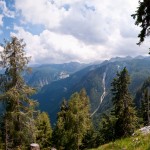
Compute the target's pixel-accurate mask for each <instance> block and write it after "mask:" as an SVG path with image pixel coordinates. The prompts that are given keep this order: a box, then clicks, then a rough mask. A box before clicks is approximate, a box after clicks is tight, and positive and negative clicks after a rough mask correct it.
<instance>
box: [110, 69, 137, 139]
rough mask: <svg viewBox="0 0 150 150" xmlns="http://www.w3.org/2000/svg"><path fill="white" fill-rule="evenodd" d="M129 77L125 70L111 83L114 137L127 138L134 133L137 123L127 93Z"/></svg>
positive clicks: (130, 99)
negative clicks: (114, 120)
mask: <svg viewBox="0 0 150 150" xmlns="http://www.w3.org/2000/svg"><path fill="white" fill-rule="evenodd" d="M129 83H130V76H129V74H128V71H127V69H126V68H124V69H123V70H122V71H121V72H120V73H117V77H116V78H115V79H114V80H113V82H112V95H113V98H112V102H113V106H114V110H113V113H114V115H115V117H116V123H115V137H116V138H120V137H125V136H129V135H131V134H132V133H133V132H134V129H135V128H136V123H137V117H136V112H135V108H134V105H133V100H132V97H131V95H130V93H129V91H128V85H129Z"/></svg>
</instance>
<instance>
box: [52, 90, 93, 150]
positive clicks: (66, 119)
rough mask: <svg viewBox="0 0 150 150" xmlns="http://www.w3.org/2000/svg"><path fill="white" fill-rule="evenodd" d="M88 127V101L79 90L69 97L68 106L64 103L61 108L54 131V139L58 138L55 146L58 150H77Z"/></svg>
mask: <svg viewBox="0 0 150 150" xmlns="http://www.w3.org/2000/svg"><path fill="white" fill-rule="evenodd" d="M90 127H91V120H90V113H89V99H88V97H87V95H86V92H85V90H81V91H80V93H74V94H73V95H72V96H71V98H70V100H69V103H68V104H67V102H66V101H64V102H63V104H62V106H61V112H60V113H58V120H57V124H56V127H55V130H54V133H55V137H57V138H59V137H60V138H59V139H58V141H57V143H55V144H56V146H57V145H59V148H58V149H65V150H70V149H75V150H79V148H80V146H81V145H82V140H83V138H84V136H85V135H86V133H87V132H88V130H89V129H90ZM56 135H57V136H56ZM55 139H56V138H55ZM58 142H59V143H58Z"/></svg>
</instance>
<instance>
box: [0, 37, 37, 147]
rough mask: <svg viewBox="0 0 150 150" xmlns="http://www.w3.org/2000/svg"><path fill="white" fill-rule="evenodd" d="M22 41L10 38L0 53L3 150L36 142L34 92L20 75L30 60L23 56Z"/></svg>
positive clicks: (23, 46) (23, 45)
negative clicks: (3, 110) (31, 97)
mask: <svg viewBox="0 0 150 150" xmlns="http://www.w3.org/2000/svg"><path fill="white" fill-rule="evenodd" d="M24 48H25V44H24V43H23V40H19V39H17V38H16V37H12V38H11V41H10V42H8V41H5V44H4V45H3V51H2V52H1V67H2V68H3V69H4V70H5V72H4V74H2V75H1V78H0V80H1V83H0V90H1V95H0V100H1V101H3V104H4V108H5V115H4V124H5V125H4V126H5V149H6V150H7V149H9V148H20V149H24V145H26V144H29V143H30V142H34V141H35V134H34V132H35V125H34V118H33V115H34V111H35V110H34V107H35V105H36V102H35V101H33V100H32V99H30V98H29V96H31V95H32V94H33V93H34V92H35V90H34V89H33V88H31V87H29V86H27V85H26V84H25V82H24V80H23V77H22V73H23V72H24V71H26V70H27V69H28V67H27V64H28V62H29V57H26V56H25V51H24Z"/></svg>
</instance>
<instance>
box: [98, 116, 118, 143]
mask: <svg viewBox="0 0 150 150" xmlns="http://www.w3.org/2000/svg"><path fill="white" fill-rule="evenodd" d="M115 122H116V118H115V116H113V115H107V114H103V116H102V119H101V122H100V125H99V136H100V141H99V143H100V144H104V143H107V142H110V141H113V140H115Z"/></svg>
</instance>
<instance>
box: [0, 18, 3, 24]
mask: <svg viewBox="0 0 150 150" xmlns="http://www.w3.org/2000/svg"><path fill="white" fill-rule="evenodd" d="M0 26H3V15H0Z"/></svg>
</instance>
